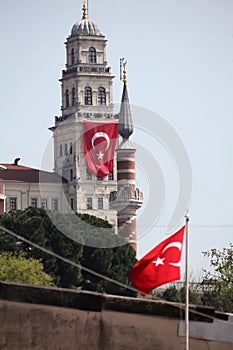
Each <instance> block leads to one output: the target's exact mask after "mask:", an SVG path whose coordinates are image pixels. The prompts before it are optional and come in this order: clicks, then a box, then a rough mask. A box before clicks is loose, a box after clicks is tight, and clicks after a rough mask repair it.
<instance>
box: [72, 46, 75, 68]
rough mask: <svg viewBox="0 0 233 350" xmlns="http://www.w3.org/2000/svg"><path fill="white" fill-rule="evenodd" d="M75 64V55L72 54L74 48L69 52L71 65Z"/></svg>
mask: <svg viewBox="0 0 233 350" xmlns="http://www.w3.org/2000/svg"><path fill="white" fill-rule="evenodd" d="M74 63H75V54H74V48H73V49H72V50H71V64H74Z"/></svg>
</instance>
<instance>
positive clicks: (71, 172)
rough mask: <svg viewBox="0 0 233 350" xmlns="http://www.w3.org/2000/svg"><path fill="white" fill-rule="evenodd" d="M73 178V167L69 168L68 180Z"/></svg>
mask: <svg viewBox="0 0 233 350" xmlns="http://www.w3.org/2000/svg"><path fill="white" fill-rule="evenodd" d="M72 180H73V169H70V181H72Z"/></svg>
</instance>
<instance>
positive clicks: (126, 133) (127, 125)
mask: <svg viewBox="0 0 233 350" xmlns="http://www.w3.org/2000/svg"><path fill="white" fill-rule="evenodd" d="M120 63H121V80H122V81H123V83H124V87H123V93H122V98H121V108H120V114H119V124H118V132H119V134H120V135H121V137H122V138H123V139H124V140H128V138H129V137H130V135H132V133H133V131H134V127H133V118H132V114H131V109H130V103H129V96H128V90H127V84H126V83H127V77H126V64H127V61H126V60H125V59H124V58H121V60H120ZM122 68H123V69H122ZM122 70H123V75H122Z"/></svg>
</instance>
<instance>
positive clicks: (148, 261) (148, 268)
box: [129, 226, 185, 295]
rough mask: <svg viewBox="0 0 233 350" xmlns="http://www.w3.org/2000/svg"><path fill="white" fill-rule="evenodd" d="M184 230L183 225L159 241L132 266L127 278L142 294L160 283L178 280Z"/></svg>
mask: <svg viewBox="0 0 233 350" xmlns="http://www.w3.org/2000/svg"><path fill="white" fill-rule="evenodd" d="M184 231H185V226H183V227H182V228H181V229H180V230H179V231H177V232H176V233H174V234H173V235H171V236H169V237H168V238H166V239H165V240H164V241H162V242H161V243H159V244H158V245H157V246H156V247H155V248H153V249H152V250H151V251H150V252H149V253H147V254H146V255H145V256H144V257H143V258H141V259H140V260H139V261H137V262H136V264H135V265H134V266H133V268H132V270H131V271H130V273H129V278H130V279H131V281H132V282H133V284H134V286H135V287H136V288H137V290H138V291H139V292H140V293H141V294H142V295H145V294H147V293H149V292H150V291H152V290H153V289H155V288H156V287H159V286H161V285H162V284H165V283H169V282H172V281H177V280H180V266H181V262H180V260H181V252H182V245H183V238H184Z"/></svg>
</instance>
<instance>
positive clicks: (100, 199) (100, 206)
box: [98, 197, 104, 210]
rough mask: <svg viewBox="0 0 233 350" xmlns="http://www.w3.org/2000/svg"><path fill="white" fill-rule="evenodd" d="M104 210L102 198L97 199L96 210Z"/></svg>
mask: <svg viewBox="0 0 233 350" xmlns="http://www.w3.org/2000/svg"><path fill="white" fill-rule="evenodd" d="M103 208H104V200H103V197H98V209H100V210H101V209H103Z"/></svg>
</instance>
